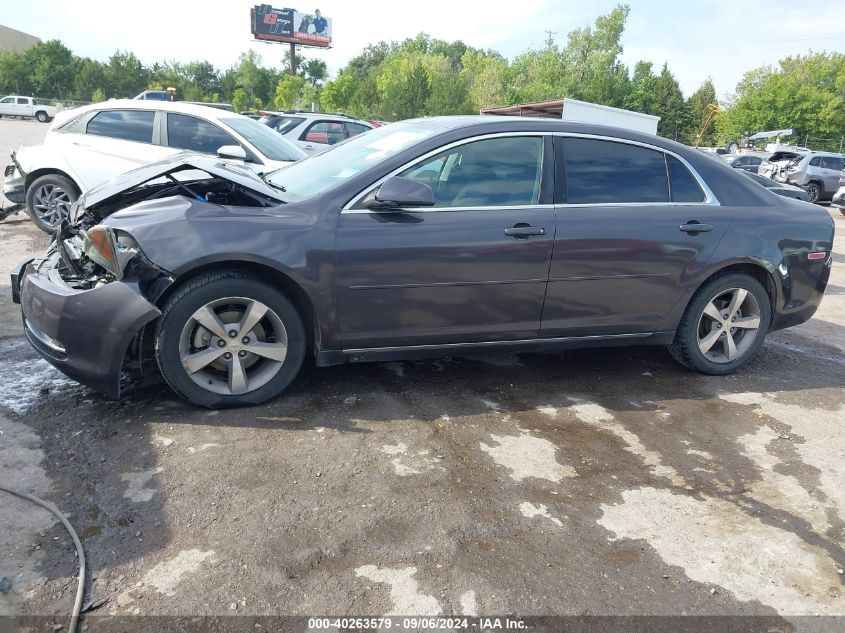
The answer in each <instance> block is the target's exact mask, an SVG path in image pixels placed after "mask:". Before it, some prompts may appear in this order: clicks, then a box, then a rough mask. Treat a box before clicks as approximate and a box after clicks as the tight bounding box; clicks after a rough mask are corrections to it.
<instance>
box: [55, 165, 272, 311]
mask: <svg viewBox="0 0 845 633" xmlns="http://www.w3.org/2000/svg"><path fill="white" fill-rule="evenodd" d="M215 167H217V168H218V169H220V170H222V171H224V173H225V172H226V171H230V172H232V174H233V175H238V176H243V175H245V174H246V175H248V176H249V178H248V179H247V180H246V182H244V178H243V177H239V178H236V179H234V180H230V179H228V178H225V177H223V175H221V174H220V173H219V172H218V169H215V170H214V171H215V172H218V173H211V172H210V171H206V170H200V169H198V168H197V166H196V165H195V164H193V163H188V164H182V165H178V166H176V167H171V169H168V170H167V171H165V173H162V172H161V171H158V172H152V173H151V174H150V177H149V178H146V179H145V180H142V181H140V182H138V180H137V179H136V181H135V182H134V183H132V184H131V185H130V186H128V187H127V188H125V189H122V190H121V189H117V190H116V191H115V192H114V193H111V192H108V193H109V195H105V196H103V195H101V196H99V197H97V193H98V192H99V190H100V188H96V189H93V190H92V191H91V192H89V194H87V195H85V196H82V197H80V199H79V200H78V201H77V202H76V203H75V205H74V207H73V209H72V211H71V217H70V219H69V220H67V221H63V222H62V223H61V225H60V226H59V228H58V229H57V231H56V240H55V242H54V243H53V244H52V245H51V247H50V250H49V251H48V253H47V255H46V257H45V258H50V256H51V255H52V254H56V255H58V260H59V261H58V262H56V263H57V270H58V272H59V275H60V276H61V278H62V280H63V281H64V282H65V283H66V284H67V285H68V286H70V287H71V288H74V289H77V290H90V289H92V288H96V287H98V286H100V285H103V284H107V283H111V282H113V281H117V280H121V279H124V278H131V279H133V280H135V281H136V282H137V283H138V284H139V285H140V286H141V291H142V292H143V294H144V295H146V296H150V293H148V292H147V290H148V289H147V288H145V287H144V286H145V285H148V284H153V283H157V282H158V283H162V282H163V283H165V284H166V283H169V281H165V280H169V279H170V273H169V272H168V271H166V270H164V269H162V268H160V267H158V266H156V265H155V264H153V263H152V262H151V261H149V259H147V257H146V256H145V255H144V253H143V252H142V250H141V248H140V247H139V245H138V244H137V243H136V241H135V240H134V239H133V238H132V236H131V235H129V234H128V233H126V232H124V231H121V230H119V229H113V228H111V227H109V226H105V225H102V224H101V222H102V221H103V220H104V219H105V218H107V217H108V216H110V215H112V214H113V213H116V212H117V211H121V210H123V209H127V208H129V207H132V206H133V205H137V204H140V203H144V202H148V201H154V200H164V199H165V198H171V197H176V196H182V197H185V198H188V199H191V200H199V201H201V202H205V203H207V204H209V205H217V206H224V207H242V208H243V207H246V208H249V207H252V208H255V207H270V206H274V205H278V204H279V202H280V200H279V199H278V198H276V197H274V196H269V195H267V194H266V193H265V192H262V191H260V190H259V189H261V186H260V185H263V184H264V183H263V182H262V180H259V178H260V176H258V175H256V174H254V173H253V172H251V171H249V170H244V168H242V167H240V166H239V165H229V164H226V163H222V162H218V163H217V164H216V165H215ZM130 174H131V172H130ZM253 180H254V181H255V182H254V183H253V182H251V181H253ZM266 191H267V192H272V190H271V189H269V185H268V186H267V187H266ZM88 195H92V196H94V198H95V202H94V204H91V205H90V206H88V207H86V206H85V205H86V202H87V198H88ZM155 294H157V293H156V292H152V295H155Z"/></svg>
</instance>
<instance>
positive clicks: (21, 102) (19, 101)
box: [18, 97, 29, 105]
mask: <svg viewBox="0 0 845 633" xmlns="http://www.w3.org/2000/svg"><path fill="white" fill-rule="evenodd" d="M18 104H20V105H29V99H24V98H23V97H18Z"/></svg>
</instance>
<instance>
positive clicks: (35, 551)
mask: <svg viewBox="0 0 845 633" xmlns="http://www.w3.org/2000/svg"><path fill="white" fill-rule="evenodd" d="M24 126H26V127H24ZM43 131H44V127H39V124H36V123H30V122H10V121H6V120H3V121H0V141H1V142H0V151H3V152H5V151H6V149H7V147H6V146H9V145H11V144H12V143H13V142H19V141H22V140H25V137H26V138H29V137H34V136H35V135H36V134H39V133H40V134H43ZM12 137H15V138H14V139H13V138H12ZM18 137H20V138H18ZM35 140H37V139H35ZM27 142H33V140H28V141H27ZM831 215H832V216H833V217H834V219H835V222H836V226H837V237H838V243H837V244H836V246H835V249H836V251H835V255H834V269H833V275H832V278H831V281H830V285H829V286H828V290H827V296H826V297H825V300H824V302H823V305H822V307H821V309H820V310H819V312H818V313H817V315H816V317H815V318H814V319H813V320H812V321H810V322H808V323H806V324H804V325H801V326H799V327H796V328H793V329H791V330H786V331H783V332H777V333H774V334H772V335H771V336H770V337H769V338H768V339H767V344H766V346H765V348H764V350H763V352H762V353H761V354H760V355H759V357H758V358H757V359H756V360H755V361H754V363H753V364H752V365H751V366H750V367H749V368H747V369H746V370H744V371H742V372H740V373H738V374H736V375H734V376H729V377H707V376H701V375H697V374H694V373H691V372H689V371H687V370H685V369H683V368H681V367H680V366H678V365H677V364H676V363H675V362H673V361H672V359H671V358H670V357H669V355H668V353H667V352H666V351H665V350H663V349H650V348H630V349H611V350H590V351H581V352H568V353H564V354H556V355H536V354H521V355H504V356H502V355H499V356H478V357H472V358H451V359H446V360H440V361H425V362H394V363H380V364H369V365H348V366H341V367H334V368H327V369H317V368H314V367H306V368H305V370H304V371H303V373H302V375H301V377H300V378H299V379H297V380H296V381H295V382H294V384H293V386H292V387H291V388H290V390H289V391H288V392H287V393H286V395H284V396H283V397H280V398H278V399H277V400H275V401H273V402H270V403H269V404H266V405H263V406H260V407H255V408H249V409H240V410H234V411H220V412H215V411H206V410H199V409H196V408H193V407H191V406H189V405H187V404H185V403H183V402H181V401H179V400H178V399H177V398H176V397H175V396H174V395H173V394H172V393H171V392H170V391H169V390H168V389H167V387H166V386H164V385H163V384H161V383H159V382H157V381H156V380H155V378H154V377H149V378H148V380H147V381H146V384H144V385H138V386H134V387H132V388H131V389H130V390H129V392H128V393H127V394H126V395H125V397H124V398H123V400H121V401H120V402H110V401H107V400H105V399H103V398H102V397H101V396H99V395H97V394H96V393H94V392H92V391H90V390H87V389H85V388H83V387H80V386H78V385H77V384H75V383H73V382H72V381H70V380H67V379H65V378H63V377H62V376H61V374H59V373H58V372H57V371H55V370H53V369H52V368H50V367H49V366H48V365H47V364H46V363H45V362H43V361H41V360H39V359H38V357H37V356H36V354H35V353H34V352H33V351H32V350H31V349H30V348H29V346H28V345H27V344H26V342H25V341H24V340H23V339H22V338H21V336H20V327H19V325H18V323H19V317H18V313H17V306H13V305H11V302H10V298H9V286H8V281H7V279H8V277H7V272H8V270H10V269H11V266H12V264H13V263H14V261H16V260H17V259H18V258H19V257H20V256H22V255H24V254H26V253H37V252H38V251H39V250H41V249H42V248H43V247H44V246H45V245H46V239H45V236H44V235H43V234H41V233H40V232H39V231H38V230H37V229H36V228H34V227H33V225H32V224H31V223H29V222H28V221H27V220H26V219H25V218H23V217H20V218H19V219H17V220H16V219H14V218H13V219H11V220H7V221H6V222H3V223H2V224H0V272H2V277H0V293H2V298H1V299H0V301H1V302H2V303H0V317H2V318H0V324H2V328H3V329H2V333H1V334H0V335H2V336H3V338H2V339H0V355H1V356H0V358H2V361H0V406H2V411H3V412H2V414H0V432H2V435H0V481H3V482H4V483H8V484H10V485H12V486H14V487H17V488H20V489H23V490H25V491H28V492H32V493H34V494H37V495H41V496H43V497H45V498H47V499H48V500H51V501H53V502H54V503H56V505H57V506H58V507H59V508H61V509H62V510H63V511H64V512H66V513H67V514H68V516H69V517H70V520H71V522H72V523H73V525H74V526H75V528H76V530H77V531H78V532H79V534H80V536H81V537H82V538H83V541H84V546H85V550H86V554H87V557H88V565H89V576H90V580H89V582H88V586H87V588H86V601H87V600H88V599H89V598H91V599H97V598H107V599H108V601H107V602H106V603H105V604H103V605H102V606H100V607H99V609H98V610H97V611H96V612H95V613H96V614H99V615H100V616H102V615H108V614H113V615H127V616H131V615H133V614H134V615H136V616H149V615H162V616H170V615H176V616H208V615H221V616H223V615H283V614H300V615H320V614H334V615H352V614H358V615H361V614H367V615H377V614H402V615H410V614H445V615H449V614H464V615H489V614H498V615H503V614H517V615H520V616H531V615H561V614H567V615H581V616H583V615H643V614H648V615H765V616H772V617H773V618H774V619H775V621H776V622H778V623H782V627H781V628H777V627H776V628H774V629H769V630H778V631H780V630H793V629H796V628H797V629H798V630H801V627H802V626H804V625H806V623H807V622H810V621H811V620H812V618H802V617H801V616H813V617H814V616H817V615H820V616H836V615H840V616H841V615H843V614H845V576H843V567H844V566H845V550H843V546H845V521H843V519H845V391H843V385H845V358H843V351H845V239H843V233H845V216H842V215H840V214H839V213H838V212H837V211H836V210H831ZM0 494H3V493H0ZM76 571H77V567H76V559H75V557H74V552H73V546H72V543H71V541H70V539H69V537H68V535H67V533H66V532H65V531H64V530H63V528H62V527H61V525H60V524H58V523H57V522H56V521H55V520H54V519H53V517H51V516H50V515H49V514H47V513H46V512H44V511H42V510H39V509H37V508H35V507H33V506H31V505H28V504H26V503H25V502H22V501H18V500H16V499H11V498H9V497H5V496H4V497H0V577H3V576H5V577H8V578H9V579H10V580H11V590H10V592H9V593H8V595H3V594H2V593H0V614H7V615H9V614H31V615H41V616H47V618H46V620H45V621H44V622H42V624H44V625H45V626H46V625H47V624H49V625H50V626H49V627H47V630H53V629H52V625H53V624H54V623H56V625H59V624H65V623H66V618H65V615H66V614H67V613H68V612H69V610H70V608H71V605H72V601H73V595H74V592H75V590H76V580H75V577H76ZM90 621H93V618H92V619H91V620H90ZM818 621H822V620H818ZM825 621H826V622H828V623H829V624H830V625H831V626H832V627H834V628H831V629H830V630H840V631H841V630H843V627H845V619H842V618H840V619H836V620H832V621H831V620H825ZM778 626H781V625H780V624H779V625H778ZM783 627H785V628H783ZM836 627H838V628H836ZM33 630H41V629H40V628H37V626H36V627H35V628H33ZM678 630H680V629H678Z"/></svg>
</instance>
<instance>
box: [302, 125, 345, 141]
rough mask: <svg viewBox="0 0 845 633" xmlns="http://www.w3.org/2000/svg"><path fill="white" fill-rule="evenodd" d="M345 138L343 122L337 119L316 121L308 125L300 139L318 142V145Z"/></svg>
mask: <svg viewBox="0 0 845 633" xmlns="http://www.w3.org/2000/svg"><path fill="white" fill-rule="evenodd" d="M345 138H346V132H345V131H344V129H343V123H340V122H338V121H318V122H317V123H314V124H313V125H311V127H309V128H308V129H307V130H306V131H305V134H303V135H302V138H301V140H303V141H305V142H306V143H319V144H320V145H334V144H335V143H340V142H341V141H342V140H343V139H345Z"/></svg>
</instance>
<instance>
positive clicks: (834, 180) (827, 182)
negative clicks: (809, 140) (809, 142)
mask: <svg viewBox="0 0 845 633" xmlns="http://www.w3.org/2000/svg"><path fill="white" fill-rule="evenodd" d="M843 169H845V159H843V158H840V157H837V156H822V160H821V170H820V175H821V178H822V181H823V182H824V190H825V191H836V189H837V188H838V187H839V176H840V174H841V173H842V170H843Z"/></svg>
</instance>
